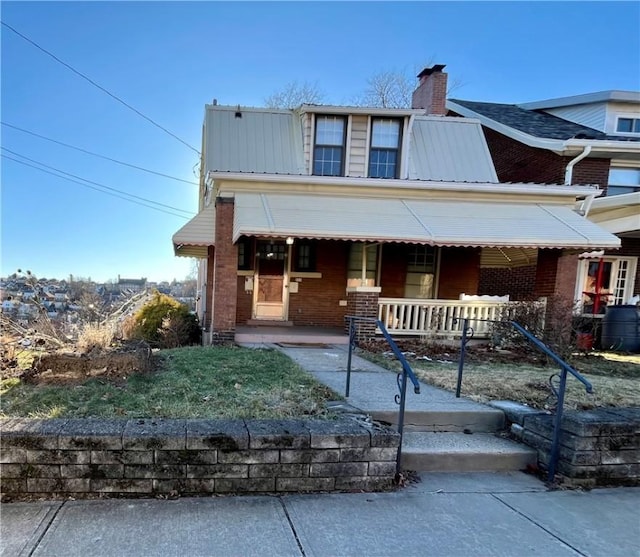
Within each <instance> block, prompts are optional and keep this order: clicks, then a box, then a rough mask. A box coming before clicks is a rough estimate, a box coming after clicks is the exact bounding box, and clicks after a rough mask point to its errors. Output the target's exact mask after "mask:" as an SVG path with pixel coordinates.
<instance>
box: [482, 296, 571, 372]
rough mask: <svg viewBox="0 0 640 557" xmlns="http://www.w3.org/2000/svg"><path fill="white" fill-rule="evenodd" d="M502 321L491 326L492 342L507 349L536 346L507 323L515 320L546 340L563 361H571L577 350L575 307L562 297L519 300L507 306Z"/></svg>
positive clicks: (525, 349)
mask: <svg viewBox="0 0 640 557" xmlns="http://www.w3.org/2000/svg"><path fill="white" fill-rule="evenodd" d="M500 319H501V322H497V323H494V325H493V327H492V336H493V343H494V344H496V345H498V346H500V347H502V348H508V349H517V350H522V351H529V350H533V351H535V350H536V349H535V348H534V347H533V345H532V344H531V343H530V342H529V341H528V340H527V339H526V338H525V337H524V336H522V335H521V334H520V333H518V332H517V331H516V330H515V329H513V327H512V326H511V325H510V324H509V323H508V321H515V322H516V323H518V324H519V325H521V326H522V327H523V328H525V329H526V330H527V331H529V332H530V333H531V334H532V335H533V336H535V337H537V338H539V339H540V340H542V342H544V343H545V344H546V345H547V346H548V347H549V348H550V349H551V350H552V351H553V352H555V353H556V354H557V355H558V356H560V358H562V359H563V360H565V361H567V362H570V361H571V358H572V355H573V353H574V352H575V350H576V337H575V332H576V331H575V329H574V325H575V306H574V304H573V302H572V301H570V300H567V299H566V298H562V297H560V296H552V297H549V298H547V303H546V305H545V304H541V303H540V302H517V303H515V304H510V305H508V306H505V307H504V308H503V310H502V312H501V315H500Z"/></svg>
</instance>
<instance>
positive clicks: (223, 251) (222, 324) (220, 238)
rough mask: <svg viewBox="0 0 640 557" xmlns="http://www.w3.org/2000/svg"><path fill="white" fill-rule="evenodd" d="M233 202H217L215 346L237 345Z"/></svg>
mask: <svg viewBox="0 0 640 557" xmlns="http://www.w3.org/2000/svg"><path fill="white" fill-rule="evenodd" d="M233 208H234V201H233V199H232V198H222V197H218V198H217V199H216V247H215V256H214V264H213V310H212V327H211V330H212V335H211V342H212V343H213V344H217V343H222V342H229V341H233V340H234V338H235V332H236V304H237V298H238V292H237V291H238V280H237V268H238V248H237V246H236V245H235V244H234V243H233Z"/></svg>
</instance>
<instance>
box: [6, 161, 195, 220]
mask: <svg viewBox="0 0 640 557" xmlns="http://www.w3.org/2000/svg"><path fill="white" fill-rule="evenodd" d="M0 157H2V158H3V159H7V160H10V161H13V162H17V163H18V164H22V165H24V166H28V167H30V168H34V169H35V170H39V171H40V172H44V173H45V174H51V176H55V177H56V178H61V179H62V180H67V182H73V183H74V184H78V185H79V186H82V187H85V188H89V189H92V190H95V191H99V192H100V193H104V194H106V195H111V196H113V197H118V198H120V199H123V200H124V201H128V202H129V203H135V204H136V205H141V206H142V207H147V208H148V209H153V210H154V211H159V212H161V213H166V214H167V215H172V216H174V217H180V218H181V219H185V220H188V219H189V217H185V216H184V215H179V214H177V213H172V212H171V211H165V210H164V209H160V208H159V207H153V206H152V205H146V204H145V203H140V202H139V201H134V200H133V199H129V198H128V197H124V196H122V195H118V194H117V193H111V192H108V191H104V190H101V189H99V188H96V187H94V186H90V185H89V184H84V183H82V182H79V181H78V180H73V179H72V178H66V177H65V176H61V175H60V174H55V173H54V172H49V171H48V170H45V169H44V168H40V167H38V166H35V165H33V164H29V163H28V162H24V161H21V160H18V159H14V158H13V157H10V156H9V155H4V154H1V153H0Z"/></svg>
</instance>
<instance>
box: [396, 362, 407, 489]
mask: <svg viewBox="0 0 640 557" xmlns="http://www.w3.org/2000/svg"><path fill="white" fill-rule="evenodd" d="M406 398H407V370H406V369H405V367H404V365H403V366H402V381H401V385H400V412H399V413H398V434H399V435H400V443H399V444H398V453H397V455H396V480H397V479H398V478H399V477H400V470H401V468H402V466H401V464H400V460H401V459H402V439H403V436H404V405H405V402H406Z"/></svg>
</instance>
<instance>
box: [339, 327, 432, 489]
mask: <svg viewBox="0 0 640 557" xmlns="http://www.w3.org/2000/svg"><path fill="white" fill-rule="evenodd" d="M346 319H348V320H349V353H348V356H347V380H346V385H345V395H344V396H345V397H346V398H348V397H349V392H350V389H351V362H352V354H353V349H354V348H355V344H356V321H364V322H369V323H375V324H376V327H377V328H378V329H380V331H381V332H382V336H384V338H385V340H386V341H387V343H388V344H389V346H390V348H391V350H392V352H393V353H394V355H395V356H396V358H398V360H399V362H400V363H401V364H402V373H398V374H397V376H396V383H397V384H398V390H399V393H398V394H396V395H395V397H394V400H395V403H396V404H398V405H399V406H400V409H399V412H398V434H399V435H400V443H399V445H398V454H397V457H396V480H397V479H398V478H399V477H400V459H401V457H402V438H403V432H404V411H405V404H406V399H407V378H409V379H410V380H411V382H412V383H413V392H414V393H415V394H417V395H418V394H420V382H419V381H418V378H417V377H416V375H415V373H413V369H411V366H410V365H409V362H408V361H407V359H406V358H405V357H404V354H403V353H402V352H401V351H400V348H398V345H397V344H396V342H395V341H394V340H393V338H392V337H391V335H390V334H389V331H387V328H386V327H385V326H384V324H383V323H382V321H380V320H379V319H375V318H373V317H358V316H355V315H347V316H346Z"/></svg>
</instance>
